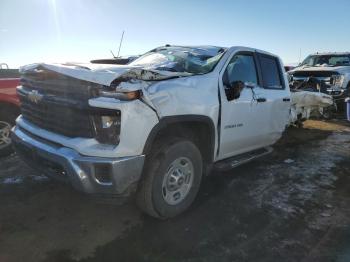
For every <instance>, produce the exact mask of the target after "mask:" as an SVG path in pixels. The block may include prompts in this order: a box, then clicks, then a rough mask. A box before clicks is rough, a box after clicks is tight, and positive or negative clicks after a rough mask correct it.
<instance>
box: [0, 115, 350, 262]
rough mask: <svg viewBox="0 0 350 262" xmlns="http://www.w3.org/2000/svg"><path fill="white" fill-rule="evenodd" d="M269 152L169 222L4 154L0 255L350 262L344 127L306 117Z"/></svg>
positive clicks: (208, 183) (213, 179) (213, 178)
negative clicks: (94, 196)
mask: <svg viewBox="0 0 350 262" xmlns="http://www.w3.org/2000/svg"><path fill="white" fill-rule="evenodd" d="M274 149H275V150H274V152H273V153H272V154H270V155H268V156H265V157H264V158H261V159H258V160H256V161H254V162H251V163H248V164H246V165H243V166H240V167H238V168H236V169H233V170H231V171H230V172H226V173H218V172H213V174H211V175H210V176H209V177H207V178H206V179H205V180H204V181H203V185H202V189H201V191H200V193H199V196H198V198H197V199H196V201H195V203H194V205H193V207H192V208H191V209H190V210H189V211H188V212H186V213H185V214H183V215H181V216H179V217H177V218H174V219H171V220H168V221H158V220H155V219H152V218H150V217H147V216H145V215H143V214H141V213H140V211H139V210H138V209H137V208H136V207H135V206H134V205H133V203H127V204H124V205H119V206H117V205H107V204H101V203H96V202H95V201H93V200H91V199H89V198H88V197H86V196H85V195H82V194H79V193H77V192H75V191H74V190H72V189H71V188H70V187H68V186H67V185H63V184H59V183H56V182H54V181H51V180H49V179H48V178H46V177H45V176H42V175H40V174H38V173H36V172H35V171H32V170H31V169H29V168H28V167H27V166H26V165H25V164H24V163H22V162H21V161H20V160H19V159H18V158H17V157H16V156H11V157H8V158H5V159H1V160H0V261H1V262H8V261H36V262H37V261H60V262H61V261H177V260H181V261H183V260H185V261H321V262H322V261H338V262H343V261H344V262H345V261H350V158H349V157H350V125H349V124H347V123H346V122H343V121H330V122H323V121H308V122H307V123H306V125H305V127H304V128H303V129H297V128H289V129H288V130H287V131H286V133H285V134H284V136H283V138H282V139H281V140H280V141H279V142H278V143H277V144H276V145H275V146H274Z"/></svg>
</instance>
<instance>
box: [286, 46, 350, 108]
mask: <svg viewBox="0 0 350 262" xmlns="http://www.w3.org/2000/svg"><path fill="white" fill-rule="evenodd" d="M288 73H289V74H290V80H291V82H290V88H291V89H293V90H310V91H311V90H313V91H317V92H321V93H325V94H328V95H331V96H332V97H333V99H334V101H335V103H336V105H337V107H338V108H339V109H343V108H344V105H345V103H344V99H345V98H347V97H348V96H349V89H350V53H336V52H330V53H316V54H312V55H309V56H308V57H307V58H305V60H304V61H303V62H302V63H301V64H300V65H299V66H298V67H296V68H294V69H293V70H291V71H289V72H288Z"/></svg>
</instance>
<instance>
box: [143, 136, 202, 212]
mask: <svg viewBox="0 0 350 262" xmlns="http://www.w3.org/2000/svg"><path fill="white" fill-rule="evenodd" d="M165 141H166V140H165V139H162V140H160V141H159V142H158V143H156V144H155V146H154V147H153V149H152V151H151V153H150V156H149V157H148V158H147V160H146V163H145V169H144V174H143V179H142V181H141V182H140V184H139V188H138V192H137V204H138V206H139V207H140V208H141V209H142V210H143V211H144V212H145V213H147V214H148V215H150V216H153V217H156V218H160V219H167V218H171V217H174V216H176V215H178V214H180V213H182V212H184V211H185V210H186V209H188V208H189V206H190V205H191V204H192V202H193V201H194V199H195V197H196V195H197V193H198V190H199V187H200V184H201V180H202V170H203V162H202V156H201V153H200V151H199V150H198V148H197V147H196V146H195V145H194V144H193V143H192V142H191V141H188V140H184V139H173V140H172V141H171V142H169V141H168V142H167V143H166V142H165ZM182 157H184V158H187V159H189V160H190V161H191V164H192V166H193V170H194V172H193V180H192V181H193V182H192V186H191V187H190V189H189V191H188V193H187V194H186V196H185V197H184V199H183V200H181V202H180V203H178V204H176V205H170V204H168V203H167V202H166V201H165V199H164V197H163V193H164V192H163V179H164V177H165V176H166V174H167V171H168V170H169V167H170V166H171V164H172V163H173V161H175V160H176V159H179V158H182Z"/></svg>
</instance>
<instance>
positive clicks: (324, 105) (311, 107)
mask: <svg viewBox="0 0 350 262" xmlns="http://www.w3.org/2000/svg"><path fill="white" fill-rule="evenodd" d="M333 104H334V101H333V97H332V96H330V95H327V94H323V93H320V92H310V91H294V92H291V112H290V120H289V123H290V124H291V125H296V126H298V127H301V126H302V125H303V122H304V121H305V120H307V119H309V118H310V117H320V116H322V117H325V118H329V117H330V116H329V114H330V112H329V111H328V108H329V107H331V106H332V105H333Z"/></svg>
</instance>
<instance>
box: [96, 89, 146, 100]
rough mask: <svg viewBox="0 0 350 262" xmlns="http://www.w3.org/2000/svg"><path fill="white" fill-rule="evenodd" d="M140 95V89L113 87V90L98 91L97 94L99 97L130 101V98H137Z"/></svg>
mask: <svg viewBox="0 0 350 262" xmlns="http://www.w3.org/2000/svg"><path fill="white" fill-rule="evenodd" d="M141 95H142V93H141V90H135V91H126V90H122V89H114V90H100V91H99V96H101V97H109V98H115V99H118V100H121V101H131V100H135V99H139V98H140V97H141Z"/></svg>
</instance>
